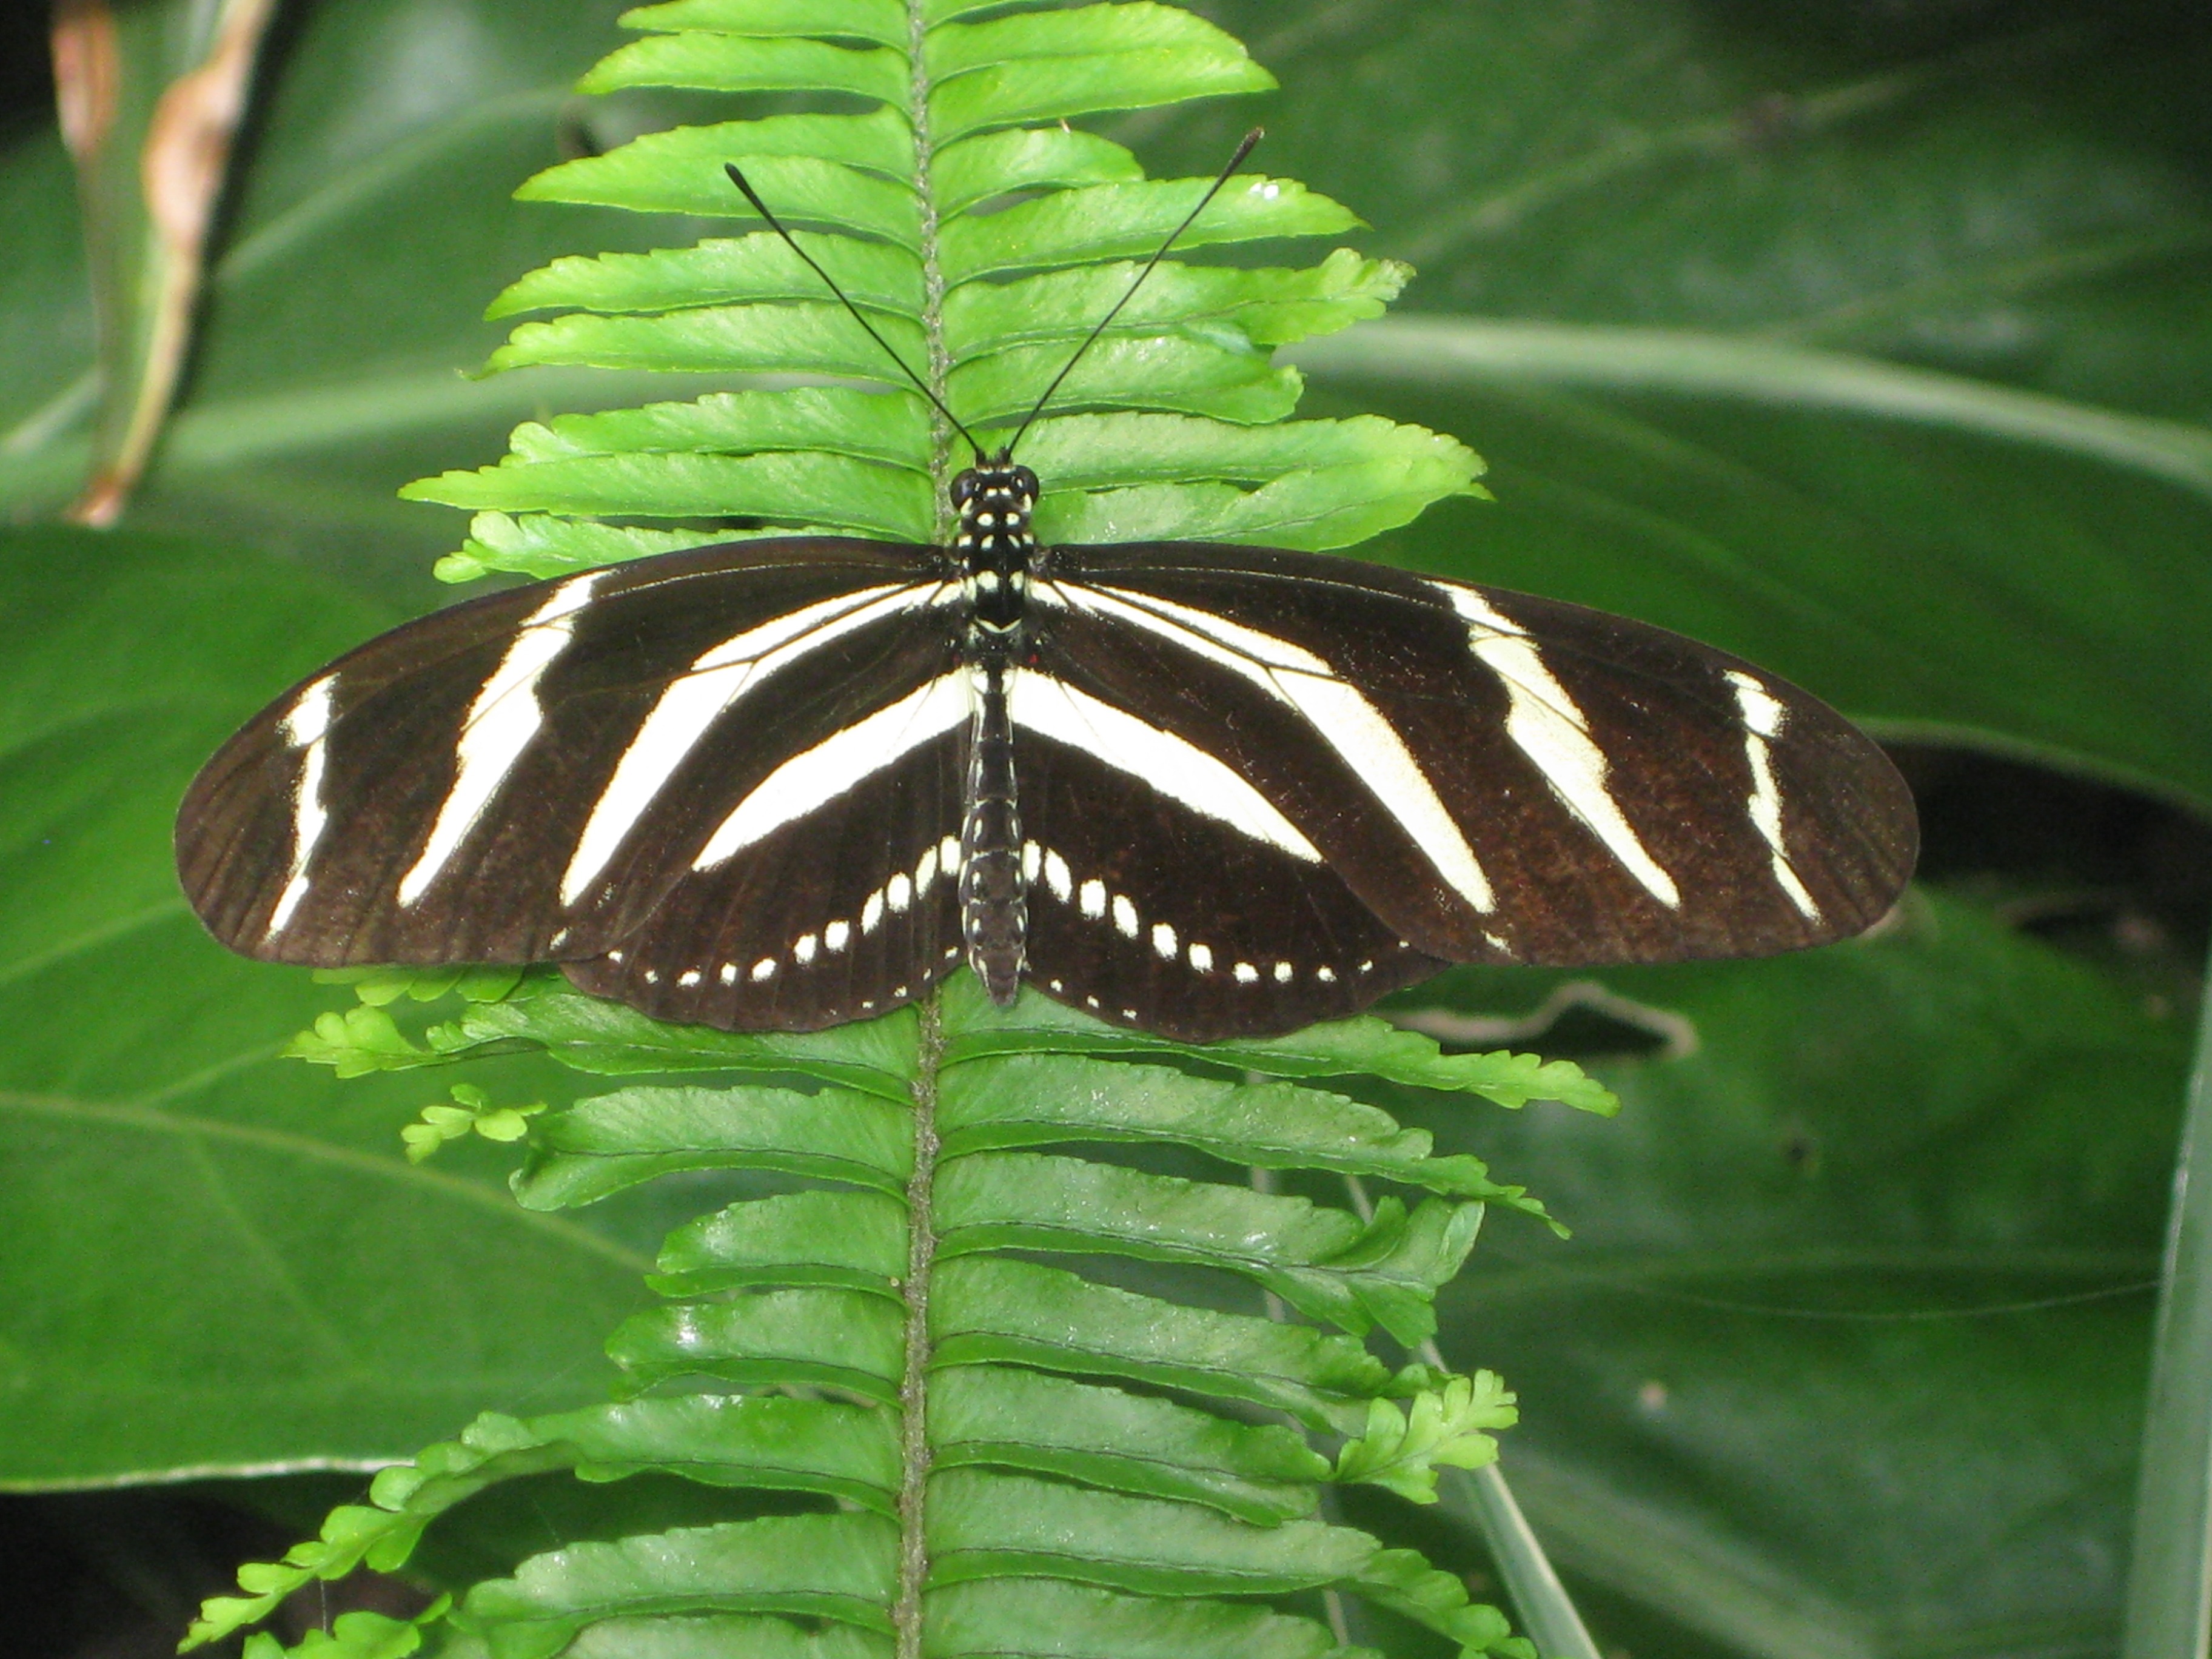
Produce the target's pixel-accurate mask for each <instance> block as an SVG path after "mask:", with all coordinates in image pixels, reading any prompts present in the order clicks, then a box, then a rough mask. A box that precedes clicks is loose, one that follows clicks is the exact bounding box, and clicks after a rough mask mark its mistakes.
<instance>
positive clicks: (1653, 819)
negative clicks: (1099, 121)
mask: <svg viewBox="0 0 2212 1659" xmlns="http://www.w3.org/2000/svg"><path fill="white" fill-rule="evenodd" d="M961 488H962V489H963V494H964V497H965V501H964V506H963V519H962V524H963V529H962V532H961V542H960V544H957V545H956V546H955V547H953V548H951V549H938V548H930V547H918V546H896V545H890V544H881V543H875V542H867V541H859V540H847V539H842V538H789V539H777V540H765V541H748V542H740V543H737V544H732V545H729V546H723V547H710V548H703V549H699V550H693V551H688V552H682V553H673V554H667V555H663V556H659V557H656V558H651V559H646V560H641V561H639V562H636V563H635V564H629V565H624V566H619V567H616V568H609V569H604V570H595V571H592V572H588V573H586V574H580V575H575V576H570V577H567V578H564V579H562V580H557V581H552V582H544V583H538V584H536V585H534V586H527V587H521V588H517V589H514V590H512V591H510V592H502V593H496V594H493V595H490V596H489V597H487V598H484V599H477V600H475V601H473V602H471V603H469V604H465V605H458V606H455V607H454V608H453V609H451V610H448V611H441V612H439V613H437V614H436V615H434V616H431V617H425V618H423V619H422V620H421V621H419V622H416V623H410V624H408V625H407V626H405V627H404V628H400V629H396V630H394V631H393V632H392V633H390V634H387V635H384V636H383V637H382V638H381V639H378V640H375V641H371V642H370V643H369V644H368V645H366V646H363V647H361V648H360V649H359V650H357V651H355V652H354V653H351V654H349V655H348V656H346V657H343V658H341V659H339V660H338V661H337V663H335V664H333V665H331V666H330V667H329V668H327V669H325V671H323V672H321V673H319V674H317V675H316V676H315V677H314V678H312V679H310V680H308V681H307V682H306V683H305V684H302V685H301V686H298V687H296V688H295V689H294V690H291V691H289V692H287V693H286V694H285V695H284V696H282V697H280V698H278V699H277V700H276V702H274V703H272V704H271V705H270V707H269V708H267V709H266V710H264V712H263V713H262V714H260V715H259V716H258V717H257V718H256V719H255V720H252V722H251V723H249V724H248V725H247V726H246V728H245V729H244V730H243V731H241V732H239V733H238V735H237V736H236V737H234V738H232V739H231V741H230V742H229V743H228V744H227V745H225V747H224V748H223V749H222V751H221V753H219V754H218V755H217V756H216V757H215V759H214V760H213V761H212V762H211V763H210V764H209V765H208V767H207V769H205V771H204V772H203V773H202V774H201V775H200V777H199V778H198V780H197V781H196V782H195V783H194V784H193V786H192V787H191V793H189V794H188V795H187V797H186V799H185V805H184V810H183V813H182V815H181V817H180V818H179V826H178V855H179V871H180V872H181V874H182V877H183V880H184V884H185V891H186V892H187V893H188V894H189V895H190V896H191V901H192V903H193V906H194V908H196V909H197V911H198V912H199V914H200V915H201V916H202V918H203V919H204V921H206V923H207V925H208V926H209V927H210V929H211V930H212V931H213V932H214V933H215V934H216V937H217V938H218V939H221V940H222V942H223V943H224V944H226V945H229V946H230V947H231V948H232V949H234V950H237V951H243V952H245V953H246V954H247V955H249V956H254V957H264V958H267V959H270V960H275V961H281V962H296V963H316V964H322V965H336V964H341V963H457V962H508V963H521V962H538V961H556V962H559V963H562V966H563V968H564V969H565V971H566V972H567V974H568V976H569V978H570V979H572V980H573V981H574V982H575V983H576V984H577V985H579V986H580V987H582V988H583V989H585V990H587V991H591V992H595V993H599V994H604V995H607V996H612V997H617V998H619V999H620V1000H623V1001H625V1002H628V1003H630V1004H633V1005H634V1006H637V1007H640V1008H642V1009H644V1010H645V1011H647V1012H650V1013H652V1014H654V1015H656V1016H659V1017H661V1018H669V1019H678V1020H696V1021H703V1022H705V1023H707V1024H714V1025H719V1026H722V1027H725V1028H730V1029H738V1030H749V1029H761V1028H779V1029H800V1028H808V1027H814V1026H820V1025H824V1024H832V1023H834V1022H836V1021H839V1020H846V1019H852V1018H860V1017H863V1016H866V1015H868V1014H871V1013H874V1012H879V1011H882V1010H884V1009H887V1008H890V1007H893V1006H896V1005H898V1004H900V1003H902V1002H905V1001H908V1000H912V999H914V998H916V997H919V996H921V994H923V993H924V992H926V991H927V988H928V987H930V986H931V985H932V984H933V983H934V982H935V981H937V980H939V979H940V978H942V977H943V976H944V975H946V974H947V973H949V972H951V970H952V969H954V968H955V967H957V966H958V965H959V964H960V963H961V962H962V961H963V959H966V960H969V961H970V962H972V963H974V965H975V968H976V970H977V972H978V973H979V974H981V975H982V976H983V978H984V979H985V981H986V982H987V984H989V985H990V986H991V987H992V988H993V990H994V992H995V993H997V994H1000V995H1011V994H1012V989H1013V987H1014V985H1015V984H1016V982H1017V981H1018V980H1021V979H1026V980H1028V981H1030V982H1031V983H1033V984H1036V985H1037V986H1038V987H1041V988H1042V989H1043V990H1044V991H1045V993H1046V994H1048V995H1050V996H1052V997H1054V998H1056V999H1058V1000H1060V1001H1063V1002H1066V1003H1069V1004H1072V1005H1074V1006H1079V1007H1083V1008H1086V1009H1090V1010H1091V1011H1093V1012H1097V1013H1099V1014H1101V1015H1103V1016H1104V1017H1105V1018H1109V1019H1113V1020H1118V1021H1123V1022H1127V1023H1129V1024H1136V1025H1141V1026H1144V1027H1146V1028H1148V1029H1151V1030H1158V1031H1160V1032H1163V1033H1166V1034H1170V1035H1173V1036H1182V1037H1190V1038H1204V1037H1210V1036H1220V1035H1225V1034H1229V1033H1238V1032H1243V1033H1257V1032H1269V1031H1280V1030H1290V1029H1292V1028H1294V1027H1296V1026H1298V1025H1300V1024H1305V1023H1307V1022H1308V1021H1310V1020H1313V1019H1316V1018H1323V1017H1326V1016H1329V1015H1334V1014H1341V1013H1345V1012H1349V1011H1351V1010H1353V1009H1357V1008H1360V1007H1363V1006H1365V1005H1366V1004H1368V1003H1369V1002H1370V1001H1372V1000H1374V999H1375V998H1376V997H1377V996H1380V995H1381V994H1383V993H1384V992H1386V991H1389V990H1392V989H1395V988H1396V987H1400V986H1402V985H1405V984H1407V983H1408V982H1409V981H1413V980H1416V979H1419V978H1421V977H1423V976H1424V975H1427V974H1430V973H1431V972H1433V971H1435V970H1436V969H1437V967H1438V966H1439V965H1440V964H1441V963H1447V962H1520V963H1581V964H1591V963H1618V962H1653V961H1669V960H1676V959H1681V958H1687V957H1719V956H1735V955H1749V954H1757V953H1763V952H1768V951H1784V950H1791V949H1795V948H1797V947H1799V946H1803V945H1817V944H1820V943H1821V942H1823V941H1824V940H1828V939H1838V938H1841V937H1844V936H1845V935H1848V934H1851V933H1858V932H1860V931H1862V930H1863V929H1864V928H1865V927H1868V926H1869V925H1870V924H1871V923H1873V922H1874V921H1875V920H1877V919H1878V918H1879V917H1880V916H1881V915H1882V914H1883V913H1884V911H1885V910H1886V909H1887V908H1888V907H1889V905H1890V904H1891V902H1893V900H1894V898H1895V897H1896V896H1897V893H1898V891H1899V888H1900V886H1901V885H1902V884H1903V883H1904V880H1905V877H1906V875H1907V873H1908V872H1909V871H1910V869H1911V864H1912V859H1913V852H1914V824H1913V816H1912V811H1911V803H1910V799H1909V798H1908V796H1907V794H1906V793H1905V787H1904V785H1903V783H1902V781H1900V780H1899V777H1898V775H1897V774H1896V772H1895V771H1894V770H1893V769H1892V767H1891V766H1890V764H1889V763H1888V762H1887V759H1886V758H1885V757H1883V756H1882V754H1881V750H1878V749H1877V748H1875V746H1874V744H1871V743H1869V741H1868V740H1867V739H1866V738H1864V737H1863V736H1861V735H1860V734H1859V733H1858V732H1857V731H1855V730H1854V729H1853V728H1852V727H1851V726H1850V725H1849V724H1847V723H1846V722H1845V721H1844V720H1843V719H1842V718H1841V717H1840V716H1838V715H1837V714H1834V713H1833V712H1832V711H1831V710H1830V709H1828V708H1826V707H1825V706H1824V705H1822V704H1821V703H1820V702H1817V701H1815V700H1814V699H1813V698H1812V697H1810V696H1807V695H1806V694H1805V693H1803V692H1802V691H1799V690H1796V689H1795V688H1793V687H1790V686H1789V685H1785V684H1783V683H1781V682H1780V681H1778V680H1776V679H1775V678H1772V677H1771V676H1769V675H1766V674H1764V673H1761V672H1760V671H1758V670H1756V669H1754V668H1753V667H1751V666H1750V665H1747V664H1746V663H1743V662H1741V661H1738V660H1737V659H1735V658H1733V657H1729V656H1725V655H1723V654H1722V653H1718V652H1716V651H1712V650H1710V649H1707V648H1706V647H1703V646H1699V645H1696V644H1693V643H1692V642H1690V641H1686V640H1684V639H1681V638H1679V637H1678V636H1676V635H1671V634H1668V633H1664V632H1662V631H1661V630H1659V629H1654V628H1650V627H1646V626H1644V625H1642V624H1640V623H1632V622H1628V621H1625V620H1623V619H1621V618H1619V617H1607V616H1603V615H1601V614H1600V613H1598V612H1595V611H1586V610H1583V609H1581V608H1579V607H1577V606H1574V605H1562V604H1559V603H1556V602H1553V601H1551V600H1546V599H1532V598H1529V597H1528V596H1526V595H1523V594H1517V593H1506V592H1498V591H1497V590H1494V589H1489V588H1480V587H1474V586H1468V585H1465V584H1462V583H1458V582H1451V581H1443V580H1436V579H1433V578H1428V577H1424V576H1418V575H1413V574H1406V573H1402V572H1400V571H1396V570H1392V569H1388V568H1380V567H1376V566H1370V565H1366V564H1362V563H1358V562H1354V561H1352V560H1348V559H1340V558H1329V557H1324V556H1317V555H1312V554H1300V553H1291V552H1279V551H1273V550H1263V549H1254V548H1245V547H1229V546H1212V545H1204V544H1189V543H1164V544H1159V543H1155V544H1133V545H1127V546H1102V547H1061V548H1051V549H1036V548H1034V546H1033V544H1031V543H1030V539H1029V532H1028V529H1027V524H1028V516H1029V507H1030V502H1031V501H1032V500H1033V498H1034V495H1035V491H1036V483H1035V480H1034V479H1033V478H1032V477H1030V474H1029V473H1028V471H1027V470H1026V469H1024V468H1019V467H1012V468H1006V469H1003V470H996V469H982V470H979V471H971V472H969V473H968V474H965V475H963V484H962V486H961Z"/></svg>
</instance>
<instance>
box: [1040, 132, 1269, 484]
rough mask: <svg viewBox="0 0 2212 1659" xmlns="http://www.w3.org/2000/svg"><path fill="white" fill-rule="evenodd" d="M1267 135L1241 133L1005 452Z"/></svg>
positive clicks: (1062, 370)
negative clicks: (1232, 149) (1240, 139)
mask: <svg viewBox="0 0 2212 1659" xmlns="http://www.w3.org/2000/svg"><path fill="white" fill-rule="evenodd" d="M1266 136H1267V129H1266V128H1264V127H1254V128H1253V129H1252V131H1249V132H1248V133H1246V134H1245V135H1244V142H1243V143H1241V144H1239V145H1237V153H1236V154H1235V155H1232V156H1231V157H1230V158H1229V165H1228V166H1227V167H1224V168H1222V169H1221V173H1220V176H1219V177H1218V178H1217V179H1214V181H1213V182H1212V184H1211V185H1207V186H1206V194H1205V195H1203V196H1201V197H1199V198H1198V205H1197V206H1196V207H1194V208H1193V209H1192V210H1190V211H1189V212H1188V213H1187V214H1185V215H1184V216H1183V222H1182V223H1181V224H1179V225H1177V226H1176V228H1174V229H1173V230H1171V231H1170V232H1169V233H1168V239H1167V240H1166V241H1164V242H1162V243H1161V244H1160V247H1159V252H1157V253H1155V254H1153V255H1152V258H1149V259H1147V260H1146V261H1145V268H1144V269H1143V270H1140V271H1139V272H1138V273H1137V274H1136V276H1134V277H1133V278H1132V279H1131V281H1130V283H1129V286H1128V288H1127V289H1126V290H1125V291H1124V292H1123V293H1122V295H1121V298H1120V299H1118V300H1116V301H1114V308H1113V310H1111V311H1109V312H1108V313H1106V314H1105V315H1104V316H1103V317H1101V318H1100V319H1098V326H1097V327H1096V328H1094V329H1092V330H1091V332H1090V333H1088V334H1086V335H1085V336H1084V337H1083V343H1082V344H1081V345H1079V346H1078V347H1076V348H1075V355H1074V356H1072V357H1070V358H1069V359H1068V360H1067V362H1066V365H1065V366H1064V367H1063V368H1061V369H1060V373H1059V374H1055V375H1054V376H1053V377H1052V384H1051V385H1050V386H1047V387H1046V388H1045V389H1044V396H1043V397H1042V398H1038V399H1037V400H1036V407H1035V408H1034V409H1032V410H1030V412H1029V416H1028V418H1027V419H1025V420H1024V421H1023V422H1022V423H1021V425H1020V426H1019V427H1018V428H1015V431H1014V435H1013V437H1012V439H1011V440H1010V441H1008V443H1007V445H1006V450H1005V452H1004V453H1006V454H1008V455H1012V453H1014V445H1016V444H1018V443H1019V442H1021V441H1022V436H1023V435H1024V433H1026V432H1027V431H1028V430H1029V429H1030V427H1031V426H1032V425H1033V424H1035V422H1036V417H1037V416H1040V415H1042V414H1043V413H1044V406H1045V405H1046V404H1048V403H1050V402H1051V401H1052V394H1053V393H1054V392H1057V391H1059V390H1060V382H1061V381H1062V380H1066V378H1067V377H1068V375H1069V374H1072V373H1073V372H1074V368H1075V366H1076V364H1078V363H1079V362H1082V361H1083V354H1084V353H1085V352H1086V351H1088V350H1090V349H1091V347H1092V345H1094V344H1095V343H1097V339H1098V337H1099V336H1100V335H1102V334H1103V333H1104V332H1105V331H1106V328H1107V325H1109V323H1111V322H1112V321H1113V320H1114V319H1115V318H1116V317H1118V316H1120V315H1121V307H1123V306H1126V305H1127V304H1128V303H1129V301H1131V300H1133V299H1134V298H1135V297H1136V295H1137V290H1138V289H1139V288H1140V287H1142V286H1143V284H1144V281H1145V278H1146V277H1147V276H1151V275H1152V267H1153V266H1154V265H1157V264H1159V262H1160V261H1161V260H1163V259H1164V258H1167V257H1168V250H1169V249H1170V248H1171V247H1173V246H1175V245H1176V239H1177V238H1179V237H1180V236H1182V234H1183V232H1185V231H1186V230H1188V229H1189V228H1191V226H1192V225H1194V224H1195V223H1196V222H1198V216H1199V215H1200V214H1201V213H1203V212H1205V211H1206V204H1207V203H1209V202H1211V201H1212V199H1213V198H1214V197H1217V196H1218V195H1219V194H1220V193H1221V187H1222V186H1223V185H1225V184H1227V183H1228V182H1229V179H1230V175H1231V174H1232V173H1235V172H1236V171H1237V168H1238V167H1242V166H1243V165H1244V158H1245V157H1246V156H1248V155H1250V154H1251V153H1252V149H1253V146H1254V145H1255V144H1257V143H1259V142H1260V140H1261V138H1263V137H1266Z"/></svg>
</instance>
